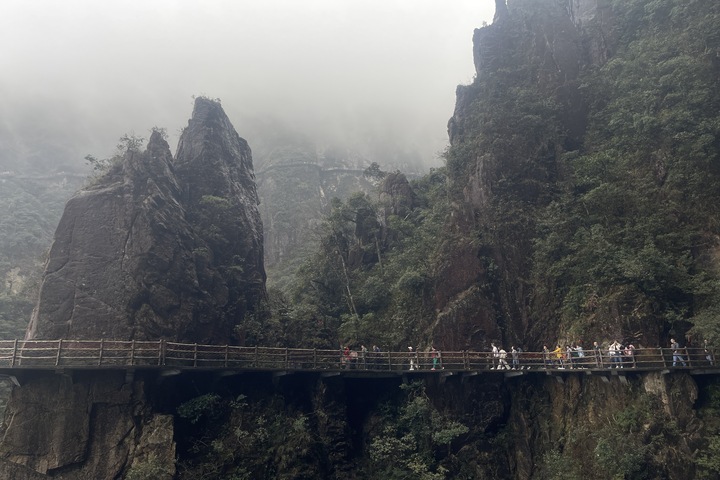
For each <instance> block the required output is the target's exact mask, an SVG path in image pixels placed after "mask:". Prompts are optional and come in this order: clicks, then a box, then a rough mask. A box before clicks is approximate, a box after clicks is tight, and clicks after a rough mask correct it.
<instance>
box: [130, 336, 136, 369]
mask: <svg viewBox="0 0 720 480" xmlns="http://www.w3.org/2000/svg"><path fill="white" fill-rule="evenodd" d="M133 365H135V340H133V341H132V342H131V343H130V366H133Z"/></svg>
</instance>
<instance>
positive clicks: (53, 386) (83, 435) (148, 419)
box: [0, 372, 175, 480]
mask: <svg viewBox="0 0 720 480" xmlns="http://www.w3.org/2000/svg"><path fill="white" fill-rule="evenodd" d="M0 458H2V459H4V462H2V463H0V473H2V472H13V471H18V472H26V473H23V475H26V476H25V477H23V476H18V477H16V476H4V477H2V478H28V479H35V478H48V477H50V476H51V477H52V478H58V479H73V480H85V479H87V480H96V479H100V478H103V479H104V478H121V477H120V476H121V475H122V474H123V473H126V472H127V471H128V469H129V468H130V467H131V463H133V462H135V463H136V464H137V463H138V462H143V461H147V459H152V460H153V461H155V462H157V463H158V464H159V465H163V466H164V470H165V473H166V474H167V478H170V476H172V475H174V473H175V463H174V460H175V443H174V439H173V423H172V417H171V416H167V415H157V414H154V413H153V412H152V410H151V409H150V408H149V406H148V404H147V402H146V392H145V388H144V384H143V382H141V381H136V382H130V383H128V382H126V381H125V376H124V373H122V372H115V373H112V374H108V373H98V374H94V375H93V374H88V375H86V376H84V377H83V378H80V379H71V378H70V377H67V376H61V375H54V376H50V375H44V376H39V377H35V378H33V379H29V381H28V382H27V383H26V384H24V385H23V386H22V387H20V388H15V389H14V390H13V393H12V397H11V399H10V402H9V404H8V408H7V411H6V412H5V423H4V429H3V437H2V442H1V443H0ZM31 472H36V473H37V474H39V475H35V474H34V473H31ZM13 475H15V474H13ZM46 475H47V477H46Z"/></svg>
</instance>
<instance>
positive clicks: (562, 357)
mask: <svg viewBox="0 0 720 480" xmlns="http://www.w3.org/2000/svg"><path fill="white" fill-rule="evenodd" d="M581 355H582V356H579V354H578V353H577V352H576V353H575V354H574V355H572V356H568V355H566V354H565V353H563V354H554V353H543V352H522V353H520V354H518V355H517V356H513V355H512V354H511V353H509V352H508V353H507V354H506V356H505V357H504V358H500V357H499V356H494V355H493V354H492V353H491V352H472V351H461V352H442V353H441V354H440V356H439V357H437V358H434V357H433V354H432V353H431V352H412V353H410V352H367V353H365V354H363V353H362V352H353V353H352V354H351V355H349V356H348V355H344V354H343V353H342V352H341V351H340V350H339V349H333V350H322V349H312V348H272V347H239V346H233V345H199V344H193V343H175V342H166V341H151V342H147V341H117V340H0V370H7V369H54V368H58V369H61V368H72V369H101V368H162V367H173V368H186V369H237V370H272V371H281V370H283V371H284V370H295V371H303V370H307V371H312V370H331V371H340V370H363V371H370V372H383V371H385V372H387V371H417V370H423V371H427V370H432V369H433V367H434V368H435V370H444V371H446V372H452V371H466V372H467V371H480V370H530V371H533V370H534V371H537V370H542V371H554V370H570V369H589V370H610V369H613V368H623V369H625V368H627V369H635V370H663V369H694V370H697V369H700V370H703V369H704V370H712V369H715V368H716V364H715V358H716V357H715V352H714V351H713V350H707V349H702V348H682V349H680V350H675V351H674V350H672V349H669V348H638V349H635V350H634V352H633V354H632V355H625V354H623V353H620V354H619V355H612V352H609V351H607V350H602V351H600V352H598V353H596V352H594V351H592V350H590V351H586V352H583V353H582V354H581Z"/></svg>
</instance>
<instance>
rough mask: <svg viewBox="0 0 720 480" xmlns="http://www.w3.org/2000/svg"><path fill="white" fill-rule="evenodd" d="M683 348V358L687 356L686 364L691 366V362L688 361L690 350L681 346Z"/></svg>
mask: <svg viewBox="0 0 720 480" xmlns="http://www.w3.org/2000/svg"><path fill="white" fill-rule="evenodd" d="M683 350H685V358H687V366H688V367H692V363H690V352H689V351H688V348H687V347H685V348H683Z"/></svg>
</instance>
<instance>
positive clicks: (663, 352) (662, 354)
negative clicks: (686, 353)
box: [660, 347, 668, 368]
mask: <svg viewBox="0 0 720 480" xmlns="http://www.w3.org/2000/svg"><path fill="white" fill-rule="evenodd" d="M660 358H662V362H663V368H668V364H667V360H666V359H665V351H664V349H663V348H662V347H660Z"/></svg>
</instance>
